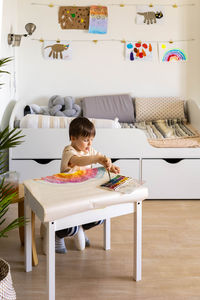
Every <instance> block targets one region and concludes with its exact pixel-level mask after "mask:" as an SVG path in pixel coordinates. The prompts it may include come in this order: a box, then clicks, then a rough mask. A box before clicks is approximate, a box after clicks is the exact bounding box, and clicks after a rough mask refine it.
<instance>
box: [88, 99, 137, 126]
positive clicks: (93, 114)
mask: <svg viewBox="0 0 200 300" xmlns="http://www.w3.org/2000/svg"><path fill="white" fill-rule="evenodd" d="M82 109H83V116H84V117H86V118H97V119H112V120H114V119H115V118H116V117H117V118H119V122H129V123H130V122H134V107H133V100H132V98H131V96H130V95H128V94H123V95H106V96H94V97H85V98H83V99H82Z"/></svg>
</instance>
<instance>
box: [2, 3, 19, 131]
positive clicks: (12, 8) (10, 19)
mask: <svg viewBox="0 0 200 300" xmlns="http://www.w3.org/2000/svg"><path fill="white" fill-rule="evenodd" d="M17 15H18V0H1V2H0V58H5V57H10V56H12V57H13V61H12V62H10V63H8V64H7V66H6V67H5V68H4V70H6V71H9V72H10V75H7V74H4V75H1V76H0V82H1V83H4V85H3V86H2V88H1V89H0V127H5V126H7V125H8V121H9V118H10V114H11V112H12V108H13V105H14V99H16V91H15V63H16V62H15V52H16V50H17V49H15V48H12V47H10V46H9V45H8V43H7V36H8V33H10V32H15V33H16V30H17Z"/></svg>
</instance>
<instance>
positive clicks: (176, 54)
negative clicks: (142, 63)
mask: <svg viewBox="0 0 200 300" xmlns="http://www.w3.org/2000/svg"><path fill="white" fill-rule="evenodd" d="M180 60H182V61H186V55H185V53H184V52H183V51H182V50H180V49H172V50H169V51H167V52H166V53H164V55H163V58H162V61H180Z"/></svg>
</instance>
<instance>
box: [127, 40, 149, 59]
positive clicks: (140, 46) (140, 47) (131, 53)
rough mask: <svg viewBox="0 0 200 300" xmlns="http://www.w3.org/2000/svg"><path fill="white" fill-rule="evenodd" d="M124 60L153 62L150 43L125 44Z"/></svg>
mask: <svg viewBox="0 0 200 300" xmlns="http://www.w3.org/2000/svg"><path fill="white" fill-rule="evenodd" d="M125 52H126V60H129V61H153V47H152V43H147V42H141V41H139V42H126V51H125Z"/></svg>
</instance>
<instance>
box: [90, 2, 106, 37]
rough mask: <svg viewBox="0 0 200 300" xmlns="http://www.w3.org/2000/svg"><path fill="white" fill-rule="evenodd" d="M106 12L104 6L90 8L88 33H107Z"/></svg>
mask: <svg viewBox="0 0 200 300" xmlns="http://www.w3.org/2000/svg"><path fill="white" fill-rule="evenodd" d="M107 23H108V10H107V7H106V6H91V7H90V23H89V33H99V34H105V33H107Z"/></svg>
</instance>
